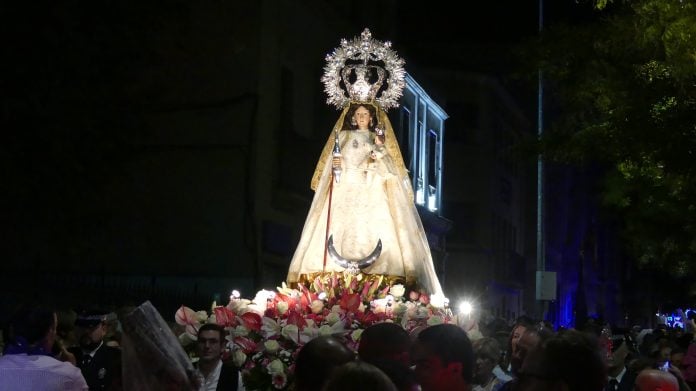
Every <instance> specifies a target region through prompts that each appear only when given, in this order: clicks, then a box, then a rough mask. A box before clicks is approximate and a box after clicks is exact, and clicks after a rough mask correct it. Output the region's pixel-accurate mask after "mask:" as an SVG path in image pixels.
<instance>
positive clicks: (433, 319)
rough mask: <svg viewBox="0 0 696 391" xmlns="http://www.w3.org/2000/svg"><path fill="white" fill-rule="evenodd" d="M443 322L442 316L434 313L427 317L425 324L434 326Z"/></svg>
mask: <svg viewBox="0 0 696 391" xmlns="http://www.w3.org/2000/svg"><path fill="white" fill-rule="evenodd" d="M443 322H444V321H443V320H442V318H441V317H440V316H437V315H434V316H431V317H430V318H429V319H428V321H427V324H428V326H434V325H436V324H442V323H443Z"/></svg>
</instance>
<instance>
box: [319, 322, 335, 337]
mask: <svg viewBox="0 0 696 391" xmlns="http://www.w3.org/2000/svg"><path fill="white" fill-rule="evenodd" d="M331 334H333V329H332V328H331V326H329V325H327V324H325V325H323V326H321V327H319V335H320V336H325V335H331Z"/></svg>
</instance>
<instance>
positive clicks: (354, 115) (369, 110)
mask: <svg viewBox="0 0 696 391" xmlns="http://www.w3.org/2000/svg"><path fill="white" fill-rule="evenodd" d="M347 117H348V119H349V123H350V127H349V129H369V130H373V129H374V127H375V123H376V121H377V118H376V117H377V115H376V110H375V108H374V106H372V105H370V104H358V103H356V104H353V105H351V107H350V110H349V111H348V115H347Z"/></svg>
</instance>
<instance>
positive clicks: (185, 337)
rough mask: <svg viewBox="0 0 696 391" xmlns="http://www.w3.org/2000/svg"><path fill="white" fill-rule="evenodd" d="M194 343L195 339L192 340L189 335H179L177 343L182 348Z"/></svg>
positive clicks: (191, 336) (192, 337)
mask: <svg viewBox="0 0 696 391" xmlns="http://www.w3.org/2000/svg"><path fill="white" fill-rule="evenodd" d="M195 341H196V339H195V338H194V336H193V335H191V334H189V333H181V335H179V342H180V343H181V345H183V346H187V345H188V344H190V343H192V342H195Z"/></svg>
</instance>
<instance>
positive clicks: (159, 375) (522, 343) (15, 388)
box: [0, 302, 696, 391]
mask: <svg viewBox="0 0 696 391" xmlns="http://www.w3.org/2000/svg"><path fill="white" fill-rule="evenodd" d="M146 304H147V305H146ZM146 304H144V305H143V306H140V307H137V308H136V309H135V310H133V311H132V312H131V313H130V314H127V315H125V316H121V317H116V315H115V314H114V313H112V312H106V311H100V310H91V311H82V312H80V313H77V314H76V316H73V317H70V316H66V313H60V312H59V313H57V312H55V311H53V310H51V309H47V308H43V307H41V306H26V307H24V306H23V307H20V308H19V309H18V310H17V311H16V312H15V313H14V314H13V315H12V316H11V317H10V318H9V321H8V322H7V324H4V325H3V331H4V341H5V346H4V348H3V355H2V356H1V357H0V391H5V390H8V391H10V390H11V391H23V390H112V391H113V390H159V389H161V390H244V384H243V383H242V381H241V376H240V369H239V368H236V367H235V366H234V365H233V364H232V360H226V359H225V357H226V355H225V354H224V351H225V349H226V346H227V343H228V341H227V339H226V337H227V331H226V330H225V329H224V328H223V327H222V326H219V325H216V324H205V325H203V326H202V327H200V328H199V330H198V339H197V353H198V361H197V362H196V363H195V364H193V363H191V362H190V360H189V357H188V356H186V355H185V354H181V356H180V357H176V356H177V353H178V352H182V351H181V349H180V346H178V345H177V343H178V342H177V340H176V337H175V336H174V334H173V333H171V332H170V330H164V329H165V328H167V327H168V325H167V323H166V322H165V321H164V320H163V319H161V317H160V316H159V314H158V313H157V311H156V310H155V309H154V307H152V306H151V305H150V304H149V302H146ZM59 315H60V316H59ZM66 319H67V320H66ZM119 320H120V321H121V322H120V323H119ZM120 326H122V327H120ZM486 326H488V327H485V326H482V327H480V329H479V330H478V332H476V333H471V332H470V333H467V332H466V331H465V330H464V329H463V328H462V327H460V326H458V325H456V324H438V325H432V326H428V327H426V328H423V329H419V330H418V331H416V332H413V333H407V332H406V331H405V330H404V328H402V327H401V326H400V325H398V324H395V323H390V322H382V323H376V324H373V325H371V326H369V327H367V328H366V329H365V330H364V332H363V333H362V335H361V337H360V341H359V345H358V350H357V352H356V351H353V350H351V349H350V348H349V347H348V345H347V344H345V343H344V342H345V341H344V340H342V339H341V338H340V337H338V336H321V337H317V338H315V339H312V340H311V341H309V342H308V343H306V344H305V345H304V346H303V347H302V348H301V349H300V351H299V353H298V355H297V357H296V361H295V368H294V374H295V382H294V384H293V385H292V389H294V390H296V391H323V390H338V391H342V390H368V391H370V390H373V391H416V390H422V391H459V390H462V391H469V390H471V391H500V390H503V391H529V390H534V391H547V390H548V391H552V390H567V391H623V390H638V391H657V390H660V391H690V390H696V339H694V335H695V334H694V331H695V330H696V324H695V323H694V319H688V321H687V322H686V324H685V327H684V328H680V327H668V326H666V325H664V324H660V325H658V326H657V327H656V328H654V329H642V328H640V327H633V328H616V327H615V328H610V327H609V326H608V325H601V324H600V323H596V322H595V323H592V322H590V323H587V324H586V325H584V326H582V327H578V328H568V329H564V328H561V329H558V330H554V329H553V327H552V325H550V324H549V323H547V322H538V321H534V320H533V319H530V318H527V317H524V316H523V317H520V318H518V319H517V320H516V321H515V322H514V324H513V325H511V326H510V325H507V324H505V325H501V324H496V325H486ZM153 368H155V369H153ZM151 369H152V370H151ZM143 372H146V373H143Z"/></svg>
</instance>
